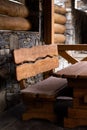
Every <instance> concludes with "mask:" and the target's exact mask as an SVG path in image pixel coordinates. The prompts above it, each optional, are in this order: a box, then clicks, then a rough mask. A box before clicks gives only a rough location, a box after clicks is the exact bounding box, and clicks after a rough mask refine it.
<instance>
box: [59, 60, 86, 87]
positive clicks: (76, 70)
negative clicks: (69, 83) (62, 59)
mask: <svg viewBox="0 0 87 130" xmlns="http://www.w3.org/2000/svg"><path fill="white" fill-rule="evenodd" d="M86 68H87V62H86V61H82V62H78V63H75V64H73V65H71V66H68V67H66V68H64V69H62V70H59V71H58V72H57V76H61V77H62V76H63V77H65V78H68V79H69V78H71V79H72V78H73V79H74V80H75V79H76V82H78V80H79V81H81V82H82V84H83V83H84V81H85V80H86V78H87V69H86ZM77 77H78V78H77ZM82 86H83V85H82Z"/></svg>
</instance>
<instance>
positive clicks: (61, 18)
mask: <svg viewBox="0 0 87 130" xmlns="http://www.w3.org/2000/svg"><path fill="white" fill-rule="evenodd" d="M54 23H58V24H65V23H66V17H65V16H63V15H61V14H57V13H54Z"/></svg>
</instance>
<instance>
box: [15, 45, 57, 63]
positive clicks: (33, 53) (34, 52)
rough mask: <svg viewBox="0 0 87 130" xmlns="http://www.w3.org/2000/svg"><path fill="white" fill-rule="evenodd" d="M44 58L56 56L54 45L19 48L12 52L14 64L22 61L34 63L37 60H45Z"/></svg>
mask: <svg viewBox="0 0 87 130" xmlns="http://www.w3.org/2000/svg"><path fill="white" fill-rule="evenodd" d="M46 56H51V57H53V56H58V50H57V47H56V45H43V46H34V47H32V48H21V49H18V50H14V58H15V63H16V64H19V63H22V62H24V61H35V60H37V58H42V57H43V58H45V57H46Z"/></svg>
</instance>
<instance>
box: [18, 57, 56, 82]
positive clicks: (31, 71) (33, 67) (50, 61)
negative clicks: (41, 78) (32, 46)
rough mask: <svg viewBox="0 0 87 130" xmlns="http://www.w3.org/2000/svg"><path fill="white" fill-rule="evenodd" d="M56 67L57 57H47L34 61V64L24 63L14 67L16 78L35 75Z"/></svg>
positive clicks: (20, 78)
mask: <svg viewBox="0 0 87 130" xmlns="http://www.w3.org/2000/svg"><path fill="white" fill-rule="evenodd" d="M57 67H58V58H49V57H47V58H46V59H42V60H39V61H36V62H35V63H34V64H33V63H31V64H28V63H25V64H23V65H20V66H18V67H17V69H16V73H17V80H18V81H19V80H22V79H26V78H28V77H32V76H35V75H37V74H39V73H42V72H45V71H49V70H51V69H53V68H57Z"/></svg>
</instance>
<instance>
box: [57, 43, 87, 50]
mask: <svg viewBox="0 0 87 130" xmlns="http://www.w3.org/2000/svg"><path fill="white" fill-rule="evenodd" d="M69 50H75V51H82V50H84V51H87V44H75V45H58V51H69Z"/></svg>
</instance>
